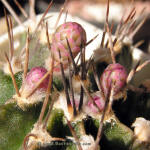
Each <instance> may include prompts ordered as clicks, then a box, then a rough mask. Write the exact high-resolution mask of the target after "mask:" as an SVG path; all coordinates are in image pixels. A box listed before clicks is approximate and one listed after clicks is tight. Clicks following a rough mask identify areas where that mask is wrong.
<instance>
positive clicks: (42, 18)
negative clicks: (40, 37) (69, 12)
mask: <svg viewBox="0 0 150 150" xmlns="http://www.w3.org/2000/svg"><path fill="white" fill-rule="evenodd" d="M52 4H53V0H52V1H51V2H50V3H49V5H48V7H47V9H46V10H45V12H44V14H43V16H42V17H41V19H40V21H39V23H38V24H37V27H36V28H35V31H34V33H36V32H37V30H38V28H39V26H40V24H41V23H42V21H43V20H44V17H45V16H46V14H47V13H48V11H49V9H50V8H51V6H52Z"/></svg>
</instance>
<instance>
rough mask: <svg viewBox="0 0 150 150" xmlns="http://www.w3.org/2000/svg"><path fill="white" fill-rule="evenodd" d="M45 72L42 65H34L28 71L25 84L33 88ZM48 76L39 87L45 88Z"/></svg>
mask: <svg viewBox="0 0 150 150" xmlns="http://www.w3.org/2000/svg"><path fill="white" fill-rule="evenodd" d="M46 73H47V70H46V69H45V68H43V67H34V68H32V69H31V70H30V72H28V74H27V76H26V79H25V84H26V85H28V86H29V87H30V88H34V87H35V85H36V84H37V83H38V82H39V81H40V79H42V77H43V76H44V75H45V74H46ZM48 81H49V77H47V78H46V79H45V80H44V81H43V82H42V83H41V85H40V86H39V88H40V89H47V87H48Z"/></svg>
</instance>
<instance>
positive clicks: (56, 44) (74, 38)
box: [51, 22, 86, 64]
mask: <svg viewBox="0 0 150 150" xmlns="http://www.w3.org/2000/svg"><path fill="white" fill-rule="evenodd" d="M66 38H67V39H68V41H69V45H70V48H71V51H72V54H73V57H74V58H75V57H76V56H77V54H78V53H79V52H80V48H81V45H82V44H86V32H85V30H84V29H83V28H82V26H81V25H80V24H78V23H76V22H66V23H64V24H62V25H60V26H59V27H58V28H57V30H56V32H55V33H54V35H53V37H52V45H51V51H52V52H53V54H54V58H55V60H56V61H59V53H58V50H59V51H60V53H61V57H62V62H63V64H67V63H68V61H67V59H68V57H69V50H68V45H67V41H66Z"/></svg>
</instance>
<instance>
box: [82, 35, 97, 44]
mask: <svg viewBox="0 0 150 150" xmlns="http://www.w3.org/2000/svg"><path fill="white" fill-rule="evenodd" d="M98 35H99V34H97V35H95V36H94V37H93V38H92V39H91V40H89V41H88V42H87V43H86V44H85V46H87V45H89V44H90V43H92V42H93V41H94V40H95V39H96V38H97V37H98Z"/></svg>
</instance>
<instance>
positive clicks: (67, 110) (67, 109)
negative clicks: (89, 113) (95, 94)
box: [53, 92, 86, 121]
mask: <svg viewBox="0 0 150 150" xmlns="http://www.w3.org/2000/svg"><path fill="white" fill-rule="evenodd" d="M74 97H75V103H76V107H77V105H78V104H79V100H80V95H78V94H75V95H74ZM70 99H71V96H70ZM53 108H56V109H62V110H63V111H64V114H65V116H66V117H67V119H68V120H72V119H73V120H74V121H75V120H81V119H83V118H85V117H86V116H85V114H84V113H80V114H79V115H77V116H76V117H75V118H74V116H73V107H72V106H71V105H70V106H68V105H67V100H66V96H65V93H64V92H62V93H60V94H59V97H58V99H57V101H56V102H55V103H54V106H53Z"/></svg>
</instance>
